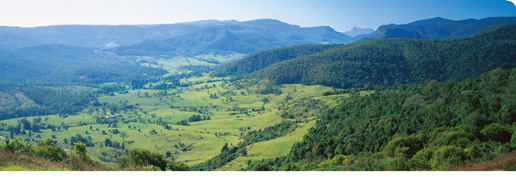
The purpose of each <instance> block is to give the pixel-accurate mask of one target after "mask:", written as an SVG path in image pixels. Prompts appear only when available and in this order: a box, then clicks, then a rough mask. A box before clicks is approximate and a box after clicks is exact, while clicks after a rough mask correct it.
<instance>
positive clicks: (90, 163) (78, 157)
mask: <svg viewBox="0 0 516 177" xmlns="http://www.w3.org/2000/svg"><path fill="white" fill-rule="evenodd" d="M73 146H74V149H73V150H74V152H73V153H67V152H66V151H65V150H64V149H62V148H61V147H59V146H58V145H56V144H55V142H54V141H52V140H50V139H47V140H42V141H39V142H38V143H37V146H34V145H32V144H31V143H30V142H24V141H21V140H19V139H6V140H3V142H2V143H1V144H0V159H1V160H0V167H2V168H3V169H10V168H14V169H13V170H38V171H47V170H53V171H55V170H63V171H68V170H74V171H107V170H132V171H134V170H145V171H188V170H189V167H188V165H186V164H184V163H176V162H174V161H173V160H167V159H164V158H163V156H162V155H160V154H158V153H155V152H150V151H148V150H144V149H138V148H137V149H132V150H131V151H130V152H129V155H128V156H123V157H120V158H119V159H118V160H119V162H120V163H119V166H118V167H117V168H113V167H107V166H105V165H104V164H101V163H99V162H97V161H94V160H92V159H91V158H90V157H89V156H88V155H87V154H86V151H87V150H86V147H87V145H86V144H83V143H82V142H81V141H78V142H76V143H73ZM7 154H10V155H7ZM27 156H28V157H29V159H32V160H29V159H26V157H27ZM38 158H42V159H38ZM14 159H18V160H22V162H17V161H13V160H14ZM7 162H11V163H7ZM24 162H29V163H28V164H24ZM13 163H14V164H13ZM4 166H6V167H4ZM19 166H21V169H17V167H19Z"/></svg>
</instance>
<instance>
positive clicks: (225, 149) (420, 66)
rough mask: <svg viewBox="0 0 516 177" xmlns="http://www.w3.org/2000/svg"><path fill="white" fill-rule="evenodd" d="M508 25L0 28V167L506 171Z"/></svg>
mask: <svg viewBox="0 0 516 177" xmlns="http://www.w3.org/2000/svg"><path fill="white" fill-rule="evenodd" d="M514 19H515V18H514V17H507V18H505V17H504V18H502V17H500V18H487V19H482V20H466V21H452V20H445V19H441V18H433V19H428V20H422V21H417V22H413V23H410V24H407V25H385V26H382V27H381V28H380V29H378V30H376V32H375V33H371V34H369V35H367V34H360V35H357V36H355V37H354V38H351V37H349V36H347V35H345V34H344V33H339V32H336V31H334V30H333V29H332V28H330V27H299V26H297V25H289V24H286V23H283V22H281V21H277V20H271V19H264V20H254V21H246V22H237V21H200V22H192V23H181V24H175V25H165V26H160V25H150V26H138V25H136V26H120V29H117V28H114V27H113V26H102V25H101V26H88V25H86V26H80V25H79V26H53V27H47V28H31V29H24V28H16V29H12V30H8V31H9V33H7V32H6V33H1V32H2V30H6V29H8V28H7V27H6V28H0V36H1V35H2V34H3V35H13V34H10V33H13V32H14V33H16V34H17V35H16V36H19V35H20V34H25V35H29V34H30V35H35V36H39V37H41V38H37V37H36V38H32V39H31V40H34V41H32V42H27V43H25V42H23V41H18V43H16V44H18V45H13V46H7V47H3V48H2V49H0V50H2V51H5V52H2V53H0V64H2V65H0V68H2V70H0V74H1V75H0V82H1V83H0V139H1V141H0V169H1V170H9V169H12V170H23V171H25V170H83V171H90V170H102V171H106V170H109V171H111V170H113V171H115V170H130V171H135V170H147V171H154V170H156V171H157V170H162V171H164V170H172V171H185V170H192V171H426V170H435V171H441V170H452V169H470V168H468V167H470V166H475V168H477V167H476V166H478V164H481V163H484V162H485V163H489V164H490V167H489V169H490V170H514V166H515V165H516V163H515V161H514V160H511V158H512V157H513V153H514V151H515V150H516V129H515V126H514V125H515V123H516V105H515V101H514V100H515V99H516V93H515V90H516V69H515V68H516V60H515V57H516V36H515V35H514V34H516V25H511V24H512V23H515V20H514ZM477 23H480V24H482V25H479V24H477ZM437 24H438V25H437ZM421 25H422V26H425V27H426V28H425V30H423V31H418V27H419V26H421ZM414 26H415V27H414ZM428 26H434V28H432V29H429V28H430V27H428ZM471 26H473V27H471ZM49 28H51V29H52V30H57V31H61V33H60V34H67V35H70V36H72V39H75V38H73V36H74V35H72V34H74V33H71V32H74V30H71V29H75V30H76V29H78V28H79V29H83V28H84V30H85V31H89V32H90V33H89V35H92V36H100V37H91V36H90V37H85V38H78V39H80V40H78V41H82V43H83V44H81V42H77V41H73V40H63V41H61V42H59V41H60V40H57V39H61V38H62V39H68V38H67V37H66V36H67V35H64V37H63V36H57V37H55V38H52V37H53V36H52V35H49V36H46V35H48V34H47V33H46V32H45V31H46V30H49ZM145 28H149V29H147V32H148V33H142V34H139V35H136V34H134V33H133V32H134V31H139V30H141V29H145ZM113 29H116V30H115V31H117V30H119V31H125V32H126V33H127V34H125V33H120V34H116V35H115V34H111V33H114V32H113V31H110V30H113ZM401 29H403V30H401ZM414 29H415V31H410V30H414ZM267 30H270V31H273V32H264V31H267ZM404 30H406V31H404ZM443 30H444V31H446V30H448V32H450V33H446V34H445V33H439V35H435V31H440V32H443ZM158 31H160V32H158ZM164 31H169V32H170V31H174V32H175V33H174V34H173V35H172V34H168V33H167V32H164ZM366 31H369V30H366ZM456 31H462V32H464V31H466V32H464V33H462V32H461V33H457V34H456V33H455V32H456ZM396 32H399V34H396ZM38 33H42V34H38ZM380 33H384V34H380ZM409 33H410V34H420V36H419V37H415V39H410V37H407V36H403V35H404V34H409ZM43 34H46V35H43ZM105 34H111V35H108V36H111V37H112V38H109V39H105V38H106V37H105V36H104V35H105ZM151 34H152V35H151ZM124 35H128V36H132V37H133V38H127V39H126V38H124ZM375 35H376V36H375ZM397 35H402V36H401V37H406V38H399V37H400V36H397ZM70 36H68V37H70ZM78 36H81V35H78ZM86 36H88V35H86ZM368 37H370V38H375V39H370V38H368ZM97 38H98V40H95V39H97ZM387 38H389V39H387ZM391 38H393V39H391ZM13 39H15V38H13ZM44 39H48V40H44ZM100 39H102V40H100ZM254 39H260V40H254ZM428 39H432V40H428ZM54 40H56V41H57V42H56V41H54ZM111 40H116V41H118V43H123V44H122V45H118V43H116V45H115V43H113V44H112V45H110V46H103V45H102V44H103V43H106V42H112V41H111ZM354 40H358V41H354ZM48 41H50V42H52V41H54V42H52V44H48V43H47V42H48ZM72 42H76V43H72ZM348 42H349V43H348ZM28 44H34V45H35V46H30V45H28ZM1 45H6V44H5V43H0V46H1ZM80 45H82V46H80ZM99 45H100V46H99ZM17 59H19V60H17ZM6 152H7V153H6ZM10 152H12V153H10ZM26 156H37V158H35V160H34V161H33V163H34V164H38V165H36V166H34V167H31V166H23V164H21V163H18V162H15V161H14V160H12V159H19V160H20V161H29V159H30V158H26ZM2 159H8V160H2ZM9 159H11V160H9ZM46 160H48V161H51V162H48V163H47V162H46ZM498 160H500V161H503V165H492V164H491V163H494V162H496V161H498ZM49 163H50V164H51V165H48V164H49ZM53 163H56V164H53ZM54 166H55V168H54ZM491 166H494V167H491Z"/></svg>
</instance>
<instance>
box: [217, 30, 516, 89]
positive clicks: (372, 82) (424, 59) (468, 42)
mask: <svg viewBox="0 0 516 177" xmlns="http://www.w3.org/2000/svg"><path fill="white" fill-rule="evenodd" d="M514 34H516V26H515V25H512V26H507V27H504V28H499V29H497V30H494V31H492V32H489V33H485V34H481V35H477V36H475V37H471V38H467V39H454V40H414V39H376V40H368V41H361V42H355V43H353V44H347V45H337V46H334V47H333V48H330V49H327V50H324V51H321V52H318V53H314V54H311V55H304V56H300V57H297V58H293V59H288V57H284V56H282V55H283V54H281V53H280V52H278V53H276V56H277V57H278V58H287V59H288V60H283V61H280V60H277V61H278V62H277V63H274V64H270V65H269V66H267V67H264V68H263V66H261V65H248V66H247V67H251V68H246V67H243V68H240V69H239V70H238V71H248V72H247V74H249V75H248V76H251V77H258V78H267V79H269V80H271V81H274V82H276V83H278V84H284V83H302V84H308V85H312V84H321V85H326V86H334V87H339V88H357V87H364V86H367V85H369V86H390V85H396V84H410V83H427V82H429V81H431V80H439V81H443V82H444V81H461V80H463V79H465V78H468V77H471V76H477V75H480V74H482V73H485V72H487V71H489V70H492V69H495V68H498V67H501V68H505V69H507V68H511V67H515V66H516V63H515V61H514V57H516V56H515V55H516V51H515V49H516V41H515V40H516V38H515V37H516V36H515V35H514ZM278 51H280V50H278ZM267 55H272V56H274V54H267ZM253 58H259V56H253ZM253 58H244V59H242V60H244V61H237V62H235V64H237V63H252V62H253V61H252V60H253ZM245 60H248V61H245ZM232 67H234V65H228V66H225V69H226V70H225V71H231V70H232V69H231V68H232ZM253 67H256V68H254V69H253ZM259 68H263V69H259ZM220 70H224V69H220ZM235 72H236V71H235ZM229 74H231V73H229Z"/></svg>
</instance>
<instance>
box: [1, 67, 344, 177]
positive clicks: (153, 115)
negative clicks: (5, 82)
mask: <svg viewBox="0 0 516 177" xmlns="http://www.w3.org/2000/svg"><path fill="white" fill-rule="evenodd" d="M180 81H181V83H188V84H189V85H190V86H189V87H177V88H173V89H160V90H158V89H139V90H127V91H124V92H115V93H113V94H109V95H104V96H101V97H99V98H98V102H99V104H100V106H90V107H88V108H87V109H85V110H84V111H82V112H80V113H78V114H76V115H48V116H38V117H23V118H16V119H9V120H4V121H1V122H0V128H2V129H3V130H4V131H0V136H2V137H10V136H11V135H10V132H9V131H8V129H9V128H8V127H16V126H20V127H21V132H22V133H20V134H18V135H15V137H16V138H20V139H22V140H28V141H32V142H37V141H40V140H45V139H51V140H53V141H55V142H56V143H57V144H58V145H59V146H61V147H62V148H64V149H66V150H68V151H72V149H73V146H72V143H73V142H74V141H77V140H81V139H83V141H87V142H88V143H89V144H90V145H89V146H88V147H87V152H88V155H90V156H91V157H92V158H93V159H96V160H98V161H102V162H104V163H106V164H107V165H116V164H115V163H116V159H117V158H118V157H120V156H123V155H126V154H127V153H128V150H130V149H133V148H143V149H147V150H151V151H154V152H158V153H160V154H163V155H164V156H165V157H166V158H169V159H174V160H175V161H176V162H183V163H186V164H188V165H195V164H199V163H202V162H206V161H207V160H209V159H211V158H213V157H214V156H216V155H218V154H219V153H220V149H221V148H222V146H224V145H225V144H226V143H228V144H229V145H230V146H236V145H237V144H238V143H239V142H242V141H243V140H242V137H243V136H245V135H246V134H247V132H248V131H253V130H260V129H264V128H266V127H269V126H272V125H275V124H277V123H281V122H283V121H294V120H300V121H299V123H298V128H297V129H296V130H295V131H294V132H292V133H289V134H287V135H285V136H283V137H280V138H276V139H272V140H269V141H263V142H258V143H255V144H252V145H249V146H248V147H247V148H248V151H249V155H248V156H246V157H240V158H238V159H236V160H235V161H234V162H231V163H230V164H228V165H226V166H224V167H223V168H221V170H238V169H240V168H242V166H244V167H245V165H246V162H247V161H248V160H259V159H263V158H273V157H278V156H284V155H286V154H287V153H288V152H289V150H290V148H291V147H292V145H293V144H294V143H295V142H299V141H301V140H302V137H303V136H304V134H306V132H307V130H308V129H309V128H311V127H312V126H314V125H315V120H316V117H315V116H317V114H318V113H319V111H320V110H321V109H320V108H321V107H323V106H324V105H325V103H326V102H329V103H331V102H332V100H333V99H335V98H336V97H337V96H339V95H331V96H322V93H323V92H326V91H330V90H331V88H329V87H324V86H318V85H316V86H304V85H300V84H287V85H282V86H279V87H276V86H274V87H273V86H269V85H267V84H263V83H260V84H256V83H255V82H256V81H249V80H239V81H232V82H230V81H228V80H227V78H213V77H209V76H208V75H204V76H200V77H194V78H189V79H183V80H180ZM261 82H263V81H261ZM340 97H347V95H346V94H343V95H340ZM192 117H193V118H196V117H198V118H199V119H198V120H193V119H191V118H192ZM24 120H25V121H24ZM20 122H30V123H32V124H37V125H39V126H43V127H50V128H46V129H41V131H40V132H32V131H31V130H30V129H25V128H24V127H23V125H22V124H21V123H20ZM88 143H87V144H88ZM263 147H274V148H273V149H274V151H267V149H271V148H263Z"/></svg>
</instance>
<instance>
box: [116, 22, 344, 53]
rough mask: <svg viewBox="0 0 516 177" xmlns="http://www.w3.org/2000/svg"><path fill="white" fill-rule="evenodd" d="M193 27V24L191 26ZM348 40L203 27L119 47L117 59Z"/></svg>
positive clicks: (330, 32) (318, 33)
mask: <svg viewBox="0 0 516 177" xmlns="http://www.w3.org/2000/svg"><path fill="white" fill-rule="evenodd" d="M194 24H195V23H194ZM348 42H351V40H350V37H349V36H348V35H346V34H343V33H340V32H337V31H335V30H334V29H333V28H331V27H327V26H321V27H309V28H302V27H300V26H297V25H290V24H287V23H284V22H281V21H278V20H271V19H261V20H253V21H246V22H236V21H224V22H219V21H215V22H206V23H202V25H201V27H200V29H198V30H195V31H192V32H190V33H187V34H183V35H178V36H175V37H172V38H166V39H159V40H147V41H144V42H142V43H140V44H136V45H129V46H121V47H118V48H116V49H114V51H115V52H116V53H117V54H118V55H123V56H127V55H146V56H156V55H157V56H160V55H166V56H174V55H187V56H195V55H199V54H207V53H208V54H210V53H211V54H228V53H232V52H236V53H245V54H247V53H252V52H256V51H259V50H265V49H271V48H278V47H285V46H291V45H297V44H306V43H316V44H319V43H348Z"/></svg>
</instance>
